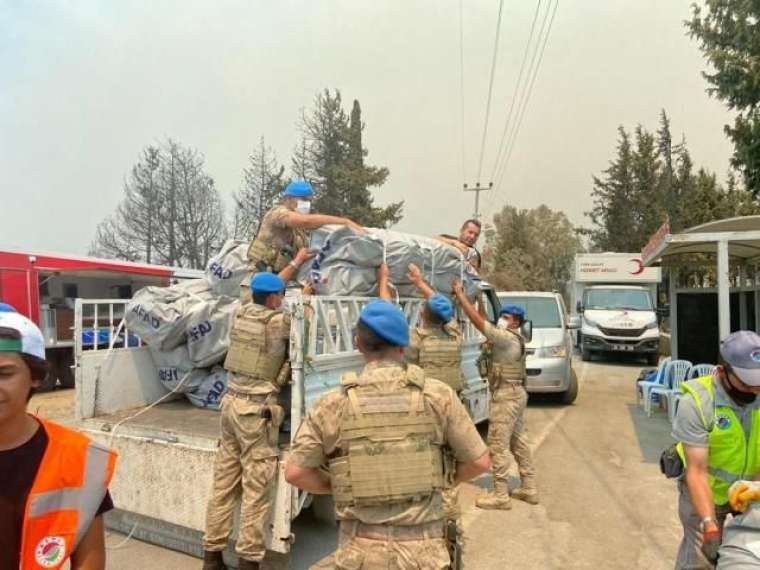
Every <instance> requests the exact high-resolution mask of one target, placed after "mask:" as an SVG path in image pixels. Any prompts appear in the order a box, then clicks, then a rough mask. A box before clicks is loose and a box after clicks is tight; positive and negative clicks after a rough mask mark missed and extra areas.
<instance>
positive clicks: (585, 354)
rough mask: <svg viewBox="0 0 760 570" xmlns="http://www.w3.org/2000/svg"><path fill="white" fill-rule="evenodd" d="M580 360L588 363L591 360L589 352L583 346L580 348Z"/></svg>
mask: <svg viewBox="0 0 760 570" xmlns="http://www.w3.org/2000/svg"><path fill="white" fill-rule="evenodd" d="M581 360H582V361H583V362H589V361H590V360H591V351H590V350H589V349H588V348H584V347H583V346H581Z"/></svg>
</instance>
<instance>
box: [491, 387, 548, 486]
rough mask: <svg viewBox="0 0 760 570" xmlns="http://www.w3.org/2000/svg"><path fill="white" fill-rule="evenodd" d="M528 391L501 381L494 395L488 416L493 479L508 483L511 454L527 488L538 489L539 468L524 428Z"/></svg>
mask: <svg viewBox="0 0 760 570" xmlns="http://www.w3.org/2000/svg"><path fill="white" fill-rule="evenodd" d="M527 404H528V393H527V392H526V391H525V388H524V387H523V386H521V385H519V384H502V385H501V386H499V387H498V388H497V389H496V390H495V391H494V392H493V394H492V395H491V410H490V413H489V416H488V438H487V441H486V443H487V444H488V450H489V451H490V453H491V463H492V469H493V478H494V480H500V481H503V482H505V483H506V481H507V476H508V473H509V468H510V466H511V464H512V456H514V458H515V460H516V461H517V469H518V471H519V473H520V480H521V483H522V486H523V487H524V488H529V489H531V488H533V489H534V488H535V480H536V479H535V478H536V471H535V468H534V466H533V455H532V453H531V451H530V447H529V445H528V437H527V433H526V430H525V421H524V416H525V407H526V406H527Z"/></svg>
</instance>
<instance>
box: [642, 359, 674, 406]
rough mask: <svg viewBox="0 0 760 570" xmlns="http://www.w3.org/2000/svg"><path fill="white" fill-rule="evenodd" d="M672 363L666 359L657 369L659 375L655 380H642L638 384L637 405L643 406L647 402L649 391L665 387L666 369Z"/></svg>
mask: <svg viewBox="0 0 760 570" xmlns="http://www.w3.org/2000/svg"><path fill="white" fill-rule="evenodd" d="M668 362H670V357H669V356H668V357H667V358H664V359H662V360H661V361H660V365H659V367H658V368H657V374H656V375H655V377H654V379H653V380H641V381H639V382H636V404H637V405H638V404H641V402H642V401H646V400H647V396H648V395H649V390H651V389H652V388H654V387H655V386H663V385H664V383H665V367H666V366H667V365H668Z"/></svg>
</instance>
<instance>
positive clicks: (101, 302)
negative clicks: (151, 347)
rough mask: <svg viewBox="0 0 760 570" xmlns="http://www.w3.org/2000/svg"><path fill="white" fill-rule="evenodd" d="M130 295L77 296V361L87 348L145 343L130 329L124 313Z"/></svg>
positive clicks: (130, 346)
mask: <svg viewBox="0 0 760 570" xmlns="http://www.w3.org/2000/svg"><path fill="white" fill-rule="evenodd" d="M127 303H129V300H128V299H76V302H75V305H74V363H75V365H76V364H78V363H79V359H80V358H81V356H82V352H83V351H85V350H92V351H98V350H112V349H114V348H137V347H140V346H142V345H143V343H142V340H141V339H140V337H138V336H137V335H136V334H134V333H131V332H130V331H129V327H128V326H127V323H126V321H125V320H124V314H125V312H126V307H127Z"/></svg>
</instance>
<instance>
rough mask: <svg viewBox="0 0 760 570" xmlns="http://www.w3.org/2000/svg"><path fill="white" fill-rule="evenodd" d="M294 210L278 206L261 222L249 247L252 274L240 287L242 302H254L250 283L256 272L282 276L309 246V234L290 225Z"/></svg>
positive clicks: (249, 264)
mask: <svg viewBox="0 0 760 570" xmlns="http://www.w3.org/2000/svg"><path fill="white" fill-rule="evenodd" d="M289 213H290V210H289V209H288V208H286V207H285V206H284V205H282V204H278V205H277V206H275V207H274V208H272V209H271V210H269V211H268V212H267V213H266V214H265V215H264V218H263V219H262V220H261V225H260V226H259V231H258V233H257V234H256V237H255V238H254V239H253V241H252V242H251V245H250V247H249V248H248V271H249V273H248V274H247V275H246V277H245V279H244V280H243V282H242V283H241V284H240V300H241V301H242V302H243V303H248V302H250V301H251V289H250V282H251V277H252V276H253V274H254V273H258V272H261V271H271V272H272V273H279V272H280V271H282V270H283V269H285V267H286V266H287V265H288V263H290V262H291V261H293V259H294V258H295V256H296V253H298V250H299V249H301V248H303V247H306V232H304V231H302V230H298V229H294V228H291V227H290V226H288V225H287V217H288V214H289Z"/></svg>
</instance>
